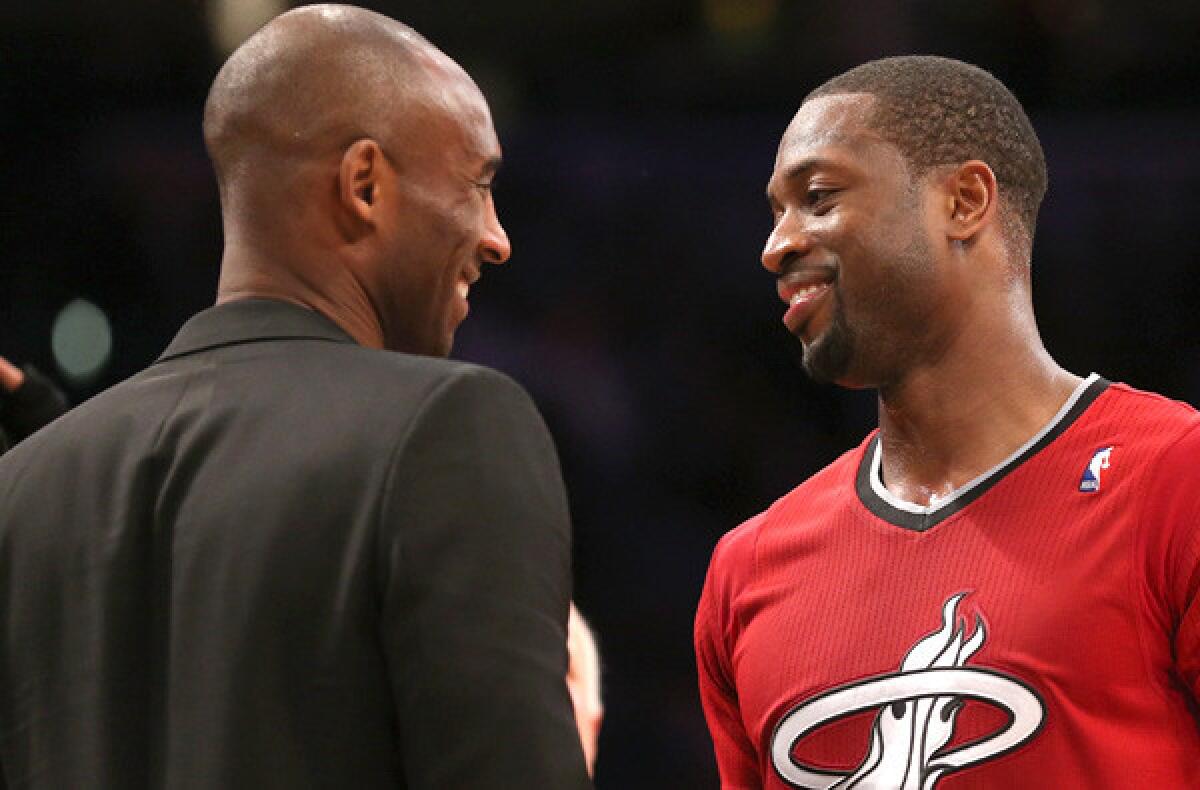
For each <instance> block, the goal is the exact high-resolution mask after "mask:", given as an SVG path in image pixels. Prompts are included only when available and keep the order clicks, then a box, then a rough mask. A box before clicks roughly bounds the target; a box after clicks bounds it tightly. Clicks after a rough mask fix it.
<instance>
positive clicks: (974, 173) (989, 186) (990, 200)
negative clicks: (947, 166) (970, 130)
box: [942, 159, 1000, 242]
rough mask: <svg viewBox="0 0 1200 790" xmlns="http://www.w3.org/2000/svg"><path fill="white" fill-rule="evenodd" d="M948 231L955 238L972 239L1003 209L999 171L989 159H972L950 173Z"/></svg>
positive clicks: (952, 238)
mask: <svg viewBox="0 0 1200 790" xmlns="http://www.w3.org/2000/svg"><path fill="white" fill-rule="evenodd" d="M942 183H943V186H944V188H945V190H946V201H945V205H946V209H947V212H948V216H947V217H946V221H947V222H946V228H947V230H946V235H947V237H948V238H949V239H951V240H952V241H959V242H968V241H970V240H972V239H973V238H975V237H976V236H978V235H979V233H980V232H981V231H982V230H983V229H984V228H985V227H987V226H988V225H990V224H991V223H992V222H995V220H996V216H997V211H998V209H999V205H998V203H999V198H1000V192H999V188H998V187H997V185H996V174H995V173H993V172H992V168H990V167H988V165H987V163H986V162H981V161H980V160H978V159H972V160H970V161H967V162H963V163H962V164H961V165H959V166H958V167H956V168H954V170H953V171H951V172H950V173H948V174H947V175H946V178H945V180H944V181H943V182H942Z"/></svg>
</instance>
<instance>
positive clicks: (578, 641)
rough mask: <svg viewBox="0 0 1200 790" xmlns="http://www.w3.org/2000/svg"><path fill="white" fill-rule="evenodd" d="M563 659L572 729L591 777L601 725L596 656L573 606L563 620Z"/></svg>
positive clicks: (590, 637)
mask: <svg viewBox="0 0 1200 790" xmlns="http://www.w3.org/2000/svg"><path fill="white" fill-rule="evenodd" d="M567 656H568V660H569V663H568V665H567V689H568V690H569V691H570V692H571V704H572V705H573V706H574V708H575V726H576V727H578V728H579V740H580V742H581V743H582V744H583V756H584V758H585V759H586V760H587V767H588V773H589V774H592V775H593V776H594V775H595V772H596V742H597V741H598V740H599V738H600V725H601V724H602V723H603V722H604V703H603V702H602V701H601V699H600V654H599V652H598V651H597V650H596V639H595V637H594V636H593V635H592V630H591V629H590V628H589V627H588V624H587V622H586V621H585V620H584V619H583V615H581V614H580V613H579V610H578V609H576V608H575V604H574V602H572V603H571V613H570V616H569V618H568V620H567Z"/></svg>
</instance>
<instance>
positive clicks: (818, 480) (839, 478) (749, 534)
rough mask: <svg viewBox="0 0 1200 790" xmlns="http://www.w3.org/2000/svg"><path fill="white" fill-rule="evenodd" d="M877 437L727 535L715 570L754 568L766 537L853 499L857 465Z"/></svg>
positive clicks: (715, 558) (716, 555)
mask: <svg viewBox="0 0 1200 790" xmlns="http://www.w3.org/2000/svg"><path fill="white" fill-rule="evenodd" d="M874 435H875V434H874V433H873V432H872V433H871V434H870V435H869V436H868V437H867V438H866V439H865V440H864V441H863V442H862V443H861V444H859V445H858V446H857V447H854V448H851V449H850V450H847V451H846V452H844V453H842V455H841V456H839V457H838V458H837V460H835V461H833V462H832V463H830V464H829V465H828V466H826V467H824V468H823V469H821V470H820V471H819V472H817V473H816V474H814V475H813V476H811V477H809V478H808V479H807V480H805V481H804V482H802V483H800V484H799V485H798V486H796V487H795V488H793V489H792V490H791V491H789V492H787V493H786V494H784V495H783V496H781V497H779V498H778V499H776V500H775V501H774V502H772V503H771V504H770V505H769V506H768V507H767V508H766V510H763V511H761V512H759V513H757V514H755V515H754V516H752V517H750V518H748V519H746V520H745V521H743V522H742V523H741V524H739V525H738V526H736V527H734V528H733V529H731V530H730V531H729V532H726V533H725V535H723V536H722V537H721V539H720V541H718V542H717V547H716V549H715V550H714V551H713V560H712V565H713V567H714V569H718V570H729V569H733V568H742V569H752V567H753V565H754V560H755V554H756V551H757V547H758V545H759V542H760V540H761V539H762V537H763V535H764V534H766V533H768V532H771V531H773V530H776V529H787V528H791V527H793V526H795V525H796V524H797V523H799V522H802V521H803V519H797V518H796V517H797V515H799V514H802V513H807V512H822V513H826V512H829V510H830V508H832V507H835V506H836V505H837V503H838V502H839V501H841V500H843V499H846V498H847V497H852V496H853V493H854V477H855V475H856V474H857V471H858V465H859V463H860V462H861V460H862V456H863V453H864V452H865V451H866V448H867V447H868V446H869V445H870V441H871V438H872V437H873V436H874Z"/></svg>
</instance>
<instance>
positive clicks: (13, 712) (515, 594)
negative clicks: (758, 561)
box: [0, 300, 590, 790]
mask: <svg viewBox="0 0 1200 790" xmlns="http://www.w3.org/2000/svg"><path fill="white" fill-rule="evenodd" d="M569 562H570V527H569V522H568V515H567V507H566V502H565V497H564V493H563V487H562V481H561V477H560V473H559V468H558V462H557V459H556V456H555V453H554V449H553V446H552V444H551V440H550V438H549V436H548V434H547V432H546V430H545V427H544V425H543V423H542V421H541V419H540V417H539V416H538V413H537V411H536V409H535V408H534V406H533V404H532V403H531V401H530V399H529V398H528V396H527V395H526V394H525V393H524V391H523V390H521V388H520V387H518V386H517V385H516V384H514V383H513V382H512V381H511V380H509V379H508V378H506V377H504V376H503V375H501V374H499V373H496V372H494V371H490V370H487V369H485V368H480V367H477V366H473V365H468V364H464V363H457V362H450V361H447V360H441V359H430V358H424V357H415V356H408V355H403V354H395V353H387V352H381V351H376V350H371V349H367V348H363V347H361V346H358V345H356V344H355V343H354V342H353V341H352V340H351V339H350V338H349V337H348V336H347V335H346V334H345V333H344V332H342V331H341V330H340V329H338V328H337V327H336V326H335V325H333V324H332V323H331V322H329V321H328V320H326V319H325V318H323V317H322V316H320V315H318V314H317V313H314V312H310V311H308V310H305V309H303V308H300V307H297V306H294V305H290V304H286V303H283V302H273V301H265V300H251V301H243V302H234V303H230V304H226V305H222V306H219V307H214V308H211V309H209V310H207V311H204V312H202V313H200V314H199V315H197V316H195V317H194V318H193V319H191V320H190V321H189V322H188V323H187V324H186V325H185V326H184V327H183V329H182V330H181V331H180V333H179V335H178V336H177V337H176V338H175V340H174V342H172V343H171V345H170V347H169V348H168V349H167V351H166V352H165V353H164V354H163V356H162V357H161V358H160V359H159V360H158V361H157V362H156V363H155V364H154V365H152V366H151V367H150V368H148V369H146V370H145V371H143V372H142V373H140V374H138V375H137V376H134V377H133V378H131V379H129V380H128V381H125V382H123V383H122V384H119V385H117V386H116V387H114V388H112V389H110V390H108V391H107V392H105V393H103V394H101V395H99V396H97V397H95V398H94V399H92V400H91V401H89V402H88V403H86V404H84V405H83V406H80V407H79V408H77V409H75V410H74V411H73V412H71V413H69V414H68V415H67V416H66V417H64V418H62V419H60V420H58V421H57V422H55V423H54V424H53V425H51V426H50V427H48V428H47V429H45V430H43V431H42V432H40V433H38V434H35V435H34V436H33V437H31V438H30V439H28V440H26V441H25V442H23V443H22V444H21V445H19V446H17V447H16V448H14V449H13V450H12V451H11V452H10V453H8V454H7V455H5V456H4V457H3V458H2V459H0V595H2V598H0V618H2V622H0V761H2V765H3V774H4V779H5V783H6V784H7V785H8V787H30V788H142V787H153V788H158V787H164V788H306V787H328V788H354V789H356V790H357V789H358V788H383V787H389V788H395V787H408V788H514V790H515V789H516V788H586V787H589V786H590V783H589V781H588V779H587V777H586V772H585V769H584V764H583V757H582V754H581V750H580V746H579V740H578V736H577V734H576V732H575V729H574V724H573V719H572V714H571V707H570V700H569V698H568V695H567V691H566V688H565V685H564V680H563V677H564V674H565V671H566V652H565V647H564V645H565V633H564V630H565V622H566V615H567V606H568V601H569V598H570V570H569Z"/></svg>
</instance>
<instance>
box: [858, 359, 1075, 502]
mask: <svg viewBox="0 0 1200 790" xmlns="http://www.w3.org/2000/svg"><path fill="white" fill-rule="evenodd" d="M1035 340H1036V338H1035ZM1005 357H1007V358H1005ZM978 362H979V360H978V359H972V358H970V357H965V356H963V355H949V356H948V357H946V358H943V360H942V361H940V362H939V363H938V364H936V365H934V366H931V367H929V368H926V369H922V370H918V371H915V372H913V373H911V374H910V375H909V376H908V377H907V378H906V379H905V380H904V381H903V382H901V383H899V384H897V385H894V386H890V387H886V388H883V389H881V390H880V392H879V430H880V447H881V451H882V454H883V458H882V461H883V463H882V469H881V471H882V477H883V482H884V485H885V486H886V487H887V489H888V490H889V491H890V492H891V493H893V494H895V495H896V496H897V497H899V498H901V499H903V500H905V501H908V502H912V503H914V504H918V505H928V504H929V502H930V500H931V499H932V498H934V497H937V498H941V497H946V496H948V495H949V494H950V493H952V492H953V491H954V490H955V489H957V488H959V487H961V486H963V485H965V484H966V483H969V482H970V481H971V480H974V479H975V478H976V477H978V476H979V475H981V474H983V473H984V472H986V471H987V470H989V469H991V468H993V467H995V466H996V465H997V464H999V463H1001V462H1002V461H1004V460H1005V459H1006V458H1008V457H1009V456H1010V455H1012V453H1013V452H1015V451H1016V450H1017V449H1018V448H1020V447H1021V446H1022V445H1023V444H1025V443H1026V442H1027V441H1028V440H1029V439H1030V438H1031V437H1032V436H1034V435H1035V434H1037V432H1038V431H1040V430H1041V429H1042V428H1044V427H1045V426H1046V424H1047V423H1049V421H1050V420H1051V419H1053V417H1054V415H1055V414H1057V413H1058V411H1059V409H1060V408H1061V407H1062V405H1063V404H1064V403H1065V402H1066V400H1067V399H1068V398H1069V397H1070V396H1071V393H1072V392H1073V391H1074V390H1075V388H1076V387H1077V386H1078V385H1079V383H1080V381H1081V379H1080V377H1078V376H1075V375H1073V374H1071V373H1069V372H1067V371H1066V370H1063V369H1062V368H1061V367H1059V366H1058V364H1057V363H1055V362H1054V360H1053V359H1051V358H1050V355H1049V354H1048V353H1046V351H1045V349H1044V348H1042V347H1041V345H1040V343H1036V344H1033V345H1025V346H1018V347H1014V348H1010V349H1009V351H1008V354H1007V355H1005V354H1004V352H1003V351H1001V353H1000V354H997V355H989V356H988V358H987V360H986V364H977V363H978Z"/></svg>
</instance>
